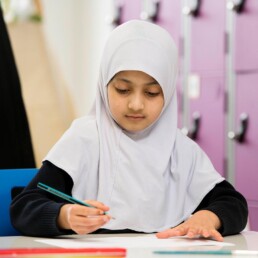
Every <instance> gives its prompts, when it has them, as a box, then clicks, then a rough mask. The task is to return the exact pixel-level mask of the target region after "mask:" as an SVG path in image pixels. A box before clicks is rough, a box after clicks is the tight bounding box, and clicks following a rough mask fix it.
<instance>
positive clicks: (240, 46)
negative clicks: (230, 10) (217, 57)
mask: <svg viewBox="0 0 258 258" xmlns="http://www.w3.org/2000/svg"><path fill="white" fill-rule="evenodd" d="M257 32H258V1H257V0H245V1H244V6H243V10H241V12H239V13H236V15H235V35H234V37H235V38H234V42H235V52H234V60H235V62H234V69H235V71H248V70H249V71H250V70H258V52H257V46H258V33H257Z"/></svg>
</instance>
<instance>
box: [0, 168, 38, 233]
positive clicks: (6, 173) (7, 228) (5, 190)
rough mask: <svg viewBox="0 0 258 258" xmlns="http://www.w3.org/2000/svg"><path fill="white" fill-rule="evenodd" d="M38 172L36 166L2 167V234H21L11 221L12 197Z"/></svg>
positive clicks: (0, 227) (0, 226)
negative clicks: (20, 167) (21, 167)
mask: <svg viewBox="0 0 258 258" xmlns="http://www.w3.org/2000/svg"><path fill="white" fill-rule="evenodd" d="M37 172H38V169H36V168H28V169H0V198H1V199H0V236H15V235H19V233H18V232H17V231H16V230H15V229H14V228H13V226H12V224H11V221H10V213H9V207H10V203H11V200H12V197H13V196H14V195H16V194H17V193H18V192H19V191H21V189H22V188H23V187H25V186H26V185H27V184H28V183H29V182H30V181H31V179H32V178H33V177H34V175H35V174H36V173H37Z"/></svg>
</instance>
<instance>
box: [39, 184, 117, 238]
mask: <svg viewBox="0 0 258 258" xmlns="http://www.w3.org/2000/svg"><path fill="white" fill-rule="evenodd" d="M37 186H38V188H40V189H42V190H44V191H47V192H49V193H51V194H53V195H56V196H58V197H60V198H61V199H63V200H66V201H68V202H69V203H71V204H65V205H63V206H62V207H61V209H60V212H59V215H58V219H57V223H58V226H59V227H60V228H62V229H71V230H73V231H74V232H75V233H77V234H79V235H83V234H88V233H91V232H93V231H96V230H97V229H99V228H100V227H102V226H103V225H104V224H106V223H107V222H108V221H109V220H110V219H114V218H113V217H111V216H110V215H108V214H107V211H108V210H109V207H108V206H106V205H105V204H103V203H101V202H98V201H94V200H86V201H81V200H78V199H75V198H74V197H72V196H70V195H67V194H65V193H63V192H60V191H59V190H57V189H54V188H53V187H51V186H48V185H46V184H43V183H38V185H37Z"/></svg>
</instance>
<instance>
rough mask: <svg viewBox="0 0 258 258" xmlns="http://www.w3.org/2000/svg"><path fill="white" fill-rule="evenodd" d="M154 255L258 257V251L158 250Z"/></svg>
mask: <svg viewBox="0 0 258 258" xmlns="http://www.w3.org/2000/svg"><path fill="white" fill-rule="evenodd" d="M153 253H154V254H167V255H168V254H171V255H178V254H185V255H186V254H198V255H201V254H204V255H209V254H210V255H251V256H258V251H253V250H159V251H154V252H153Z"/></svg>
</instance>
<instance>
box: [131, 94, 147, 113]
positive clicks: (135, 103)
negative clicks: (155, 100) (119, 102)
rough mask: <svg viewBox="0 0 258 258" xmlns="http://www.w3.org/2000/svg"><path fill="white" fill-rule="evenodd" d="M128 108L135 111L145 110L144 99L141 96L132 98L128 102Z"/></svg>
mask: <svg viewBox="0 0 258 258" xmlns="http://www.w3.org/2000/svg"><path fill="white" fill-rule="evenodd" d="M128 108H129V109H131V110H134V111H138V110H142V109H144V101H143V99H142V97H141V96H139V95H138V94H137V95H134V96H132V97H131V98H130V100H129V102H128Z"/></svg>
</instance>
